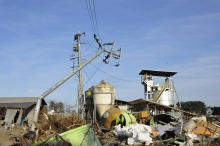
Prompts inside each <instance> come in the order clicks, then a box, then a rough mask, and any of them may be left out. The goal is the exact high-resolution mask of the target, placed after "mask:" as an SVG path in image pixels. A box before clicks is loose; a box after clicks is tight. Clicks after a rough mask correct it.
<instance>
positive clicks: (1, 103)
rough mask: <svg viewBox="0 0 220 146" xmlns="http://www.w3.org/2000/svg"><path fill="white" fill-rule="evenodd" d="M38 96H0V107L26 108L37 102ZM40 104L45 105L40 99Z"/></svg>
mask: <svg viewBox="0 0 220 146" xmlns="http://www.w3.org/2000/svg"><path fill="white" fill-rule="evenodd" d="M37 100H38V97H0V107H11V108H28V107H30V106H32V105H34V104H36V103H37ZM42 105H47V104H46V102H45V101H44V100H42Z"/></svg>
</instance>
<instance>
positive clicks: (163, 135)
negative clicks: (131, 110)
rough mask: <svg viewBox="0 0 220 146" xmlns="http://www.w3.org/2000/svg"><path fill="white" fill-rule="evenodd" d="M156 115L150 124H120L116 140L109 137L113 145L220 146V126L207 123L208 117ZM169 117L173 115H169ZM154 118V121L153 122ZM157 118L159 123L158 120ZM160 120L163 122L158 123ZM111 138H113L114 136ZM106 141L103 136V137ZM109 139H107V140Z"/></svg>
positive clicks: (116, 127)
mask: <svg viewBox="0 0 220 146" xmlns="http://www.w3.org/2000/svg"><path fill="white" fill-rule="evenodd" d="M174 115H177V114H175V113H172V114H171V115H166V116H165V114H161V115H155V116H154V117H152V119H150V121H151V122H149V123H150V124H149V125H144V124H138V123H136V124H132V125H129V126H121V125H120V124H119V125H116V126H115V129H114V130H112V131H111V132H112V134H114V135H115V136H116V139H115V141H113V139H112V138H108V135H110V134H105V137H104V138H105V140H107V139H109V141H108V142H109V144H111V143H112V142H116V141H117V144H121V145H181V146H184V145H187V146H192V145H212V144H215V145H216V144H217V143H219V144H218V145H220V139H219V138H220V126H219V125H217V124H215V123H212V122H207V121H206V117H205V116H202V117H193V118H191V119H188V120H183V119H182V117H181V116H174ZM167 117H169V118H167ZM153 119H154V121H153ZM155 121H157V122H155ZM158 121H160V122H158ZM109 137H112V135H110V136H109ZM99 139H100V141H102V142H103V141H104V140H103V137H102V138H99ZM105 142H107V141H105Z"/></svg>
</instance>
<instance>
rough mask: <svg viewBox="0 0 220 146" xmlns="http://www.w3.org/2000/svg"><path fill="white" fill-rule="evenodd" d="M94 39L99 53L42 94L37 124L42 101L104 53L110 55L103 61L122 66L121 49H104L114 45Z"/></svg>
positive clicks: (36, 108)
mask: <svg viewBox="0 0 220 146" xmlns="http://www.w3.org/2000/svg"><path fill="white" fill-rule="evenodd" d="M94 39H95V40H96V42H97V43H98V46H99V50H98V52H96V53H95V54H94V55H93V56H92V57H91V58H90V59H88V60H86V61H85V62H83V63H81V65H79V66H78V67H77V68H75V69H74V70H73V71H72V72H71V73H70V74H68V75H67V76H65V77H64V78H63V79H62V80H60V81H59V82H57V83H56V84H54V85H53V86H52V87H51V88H49V89H48V90H47V91H45V92H44V93H43V94H41V95H40V96H39V97H38V100H37V103H36V107H35V111H34V117H33V122H34V123H35V124H36V123H37V122H38V115H39V112H40V107H41V102H42V99H44V98H45V97H47V96H48V95H49V94H50V93H51V92H53V91H54V90H56V89H57V88H58V87H60V86H61V85H62V84H63V83H65V82H66V81H67V80H69V79H70V78H71V77H72V76H73V75H75V74H76V73H78V72H79V71H80V70H81V69H82V68H83V67H85V66H86V65H87V64H89V63H90V62H92V61H93V60H94V59H95V58H96V57H97V56H99V55H100V54H102V53H103V52H106V53H108V55H107V56H106V57H105V59H104V60H103V61H104V62H105V63H108V61H109V59H110V57H113V58H115V59H117V60H118V63H117V64H116V65H115V66H119V65H120V58H121V52H122V49H121V48H120V49H119V50H117V51H113V50H108V49H106V48H104V47H105V46H106V45H114V43H104V44H102V43H101V42H100V39H98V38H97V37H96V35H94ZM35 124H32V125H31V130H32V131H35V127H36V126H35Z"/></svg>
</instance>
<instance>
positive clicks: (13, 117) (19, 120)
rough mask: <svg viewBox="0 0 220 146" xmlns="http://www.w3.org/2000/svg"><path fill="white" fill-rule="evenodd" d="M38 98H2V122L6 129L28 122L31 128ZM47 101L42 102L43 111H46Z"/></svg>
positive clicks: (0, 102) (0, 107) (0, 113)
mask: <svg viewBox="0 0 220 146" xmlns="http://www.w3.org/2000/svg"><path fill="white" fill-rule="evenodd" d="M37 100H38V97H1V98H0V121H1V125H2V126H3V127H4V128H6V129H7V128H9V127H11V126H13V125H19V124H24V121H27V122H28V125H29V126H30V125H31V123H32V119H33V114H34V110H35V106H36V102H37ZM46 105H47V104H46V102H45V100H43V101H42V105H41V110H45V109H46Z"/></svg>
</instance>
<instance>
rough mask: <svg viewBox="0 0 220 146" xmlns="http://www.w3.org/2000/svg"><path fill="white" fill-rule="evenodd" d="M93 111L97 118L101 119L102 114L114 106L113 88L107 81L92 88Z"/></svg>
mask: <svg viewBox="0 0 220 146" xmlns="http://www.w3.org/2000/svg"><path fill="white" fill-rule="evenodd" d="M92 94H93V102H94V109H96V111H97V112H96V113H97V114H98V117H97V116H96V118H101V117H102V115H103V114H104V112H106V111H107V110H108V109H110V108H112V107H113V106H114V104H115V88H114V87H113V86H112V85H110V84H109V83H108V82H107V81H104V80H102V81H101V82H100V83H99V84H98V85H96V86H94V87H93V88H92Z"/></svg>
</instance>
